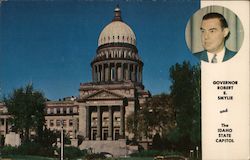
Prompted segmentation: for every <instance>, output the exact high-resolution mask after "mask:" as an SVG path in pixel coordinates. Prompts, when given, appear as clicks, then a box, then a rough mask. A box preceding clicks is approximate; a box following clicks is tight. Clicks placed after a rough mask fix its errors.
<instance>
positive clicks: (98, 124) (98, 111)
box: [96, 106, 102, 140]
mask: <svg viewBox="0 0 250 160" xmlns="http://www.w3.org/2000/svg"><path fill="white" fill-rule="evenodd" d="M101 118H102V116H101V107H100V106H97V136H96V140H101V128H102V127H101V126H102V124H101V123H102V120H101Z"/></svg>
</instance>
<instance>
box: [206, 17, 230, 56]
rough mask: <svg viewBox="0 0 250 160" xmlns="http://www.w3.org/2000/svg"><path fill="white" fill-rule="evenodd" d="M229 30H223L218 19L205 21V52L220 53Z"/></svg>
mask: <svg viewBox="0 0 250 160" xmlns="http://www.w3.org/2000/svg"><path fill="white" fill-rule="evenodd" d="M228 32H229V30H228V28H224V29H223V28H222V27H221V23H220V20H219V19H218V18H212V19H207V20H203V21H202V23H201V42H202V46H203V47H204V49H205V50H207V51H208V52H210V53H218V52H220V51H221V50H222V49H223V47H224V41H225V37H226V36H227V35H228Z"/></svg>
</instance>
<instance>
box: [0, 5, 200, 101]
mask: <svg viewBox="0 0 250 160" xmlns="http://www.w3.org/2000/svg"><path fill="white" fill-rule="evenodd" d="M117 4H119V5H120V8H121V11H122V18H123V20H124V21H125V22H126V23H127V24H128V25H129V26H130V27H131V28H132V30H133V31H134V32H135V34H136V39H137V48H138V51H139V54H140V57H141V59H142V60H143V62H144V68H143V83H144V85H145V88H146V89H147V90H149V91H150V92H151V93H152V94H158V93H162V92H169V87H170V85H171V83H170V79H169V68H170V66H172V65H173V64H175V63H182V62H183V61H184V60H189V61H191V63H192V64H196V63H198V60H196V58H194V57H193V56H192V55H191V53H190V52H189V50H188V48H187V46H186V43H185V26H186V24H187V22H188V19H189V17H190V16H191V15H192V14H193V13H194V12H195V11H196V10H197V9H198V8H199V2H198V1H194V0H176V1H175V0H166V1H84V0H83V1H66V0H64V1H29V0H25V1H24V0H22V1H7V2H3V3H2V4H1V6H0V97H3V96H4V95H8V94H10V93H11V91H12V90H13V89H15V88H19V87H21V86H25V85H26V84H28V83H30V82H32V83H33V85H34V87H35V88H36V89H39V90H41V91H43V92H44V94H45V96H46V97H47V98H49V99H53V100H57V99H59V98H63V97H66V96H78V95H79V91H78V89H79V86H80V83H81V82H91V67H90V63H91V61H92V60H93V58H94V56H95V54H96V53H95V51H96V49H97V40H98V37H99V34H100V32H101V31H102V29H103V28H104V27H105V25H107V24H108V23H110V22H111V20H112V19H113V10H114V8H115V7H116V5H117Z"/></svg>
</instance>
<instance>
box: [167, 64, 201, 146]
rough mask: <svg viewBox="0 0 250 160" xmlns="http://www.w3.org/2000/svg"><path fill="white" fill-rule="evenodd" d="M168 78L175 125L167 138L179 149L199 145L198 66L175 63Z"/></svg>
mask: <svg viewBox="0 0 250 160" xmlns="http://www.w3.org/2000/svg"><path fill="white" fill-rule="evenodd" d="M170 79H171V81H172V85H171V97H172V100H173V101H172V102H173V105H174V107H175V112H176V122H177V126H176V128H175V129H174V130H173V131H172V132H171V134H170V136H169V138H170V140H171V141H172V142H173V143H175V144H176V146H177V147H178V148H179V149H190V148H191V147H194V146H200V142H201V135H200V132H201V128H200V124H201V123H200V121H201V119H200V118H201V115H200V114H201V113H200V67H199V66H198V65H196V66H192V65H191V64H190V63H189V62H186V61H184V62H183V64H178V63H177V64H175V65H174V66H172V67H171V68H170Z"/></svg>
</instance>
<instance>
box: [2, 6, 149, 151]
mask: <svg viewBox="0 0 250 160" xmlns="http://www.w3.org/2000/svg"><path fill="white" fill-rule="evenodd" d="M91 70H92V81H91V82H87V83H80V88H79V92H80V94H79V96H78V97H69V98H64V99H62V100H61V101H47V102H46V111H45V112H46V116H45V119H46V126H47V128H49V129H51V130H60V129H61V122H63V123H62V124H63V127H64V130H65V131H66V134H68V135H69V136H70V138H71V139H72V145H75V146H78V147H80V149H87V148H93V149H94V150H95V151H96V152H102V151H105V152H110V153H112V154H114V155H125V148H126V140H127V139H132V138H133V134H131V133H129V132H128V129H127V127H126V121H127V120H126V117H127V116H128V115H130V114H132V113H134V112H136V110H138V109H140V107H142V105H143V103H145V101H147V98H149V97H150V96H151V95H150V92H149V91H147V90H145V89H144V85H143V83H142V82H143V81H142V78H143V76H142V71H143V62H142V60H141V59H140V56H139V53H138V49H137V47H136V37H135V34H134V32H133V30H132V29H131V28H130V27H129V26H128V25H127V24H126V23H125V22H123V20H122V17H121V10H120V8H119V7H116V8H115V10H114V18H113V20H112V21H111V22H110V23H109V24H108V25H106V26H105V27H104V29H103V30H102V31H101V33H100V35H99V39H98V46H97V49H96V54H95V55H94V58H93V60H92V62H91ZM0 112H2V113H1V116H0V118H1V122H0V123H1V125H0V133H1V135H2V136H4V137H5V136H6V134H8V133H9V129H10V127H11V125H10V124H9V123H8V119H9V118H10V115H8V112H7V110H6V107H5V106H4V104H3V103H0ZM78 136H81V137H83V141H82V142H81V143H79V142H78V141H77V137H78ZM74 140H75V141H74Z"/></svg>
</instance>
